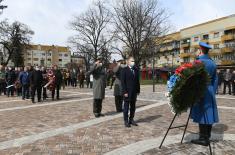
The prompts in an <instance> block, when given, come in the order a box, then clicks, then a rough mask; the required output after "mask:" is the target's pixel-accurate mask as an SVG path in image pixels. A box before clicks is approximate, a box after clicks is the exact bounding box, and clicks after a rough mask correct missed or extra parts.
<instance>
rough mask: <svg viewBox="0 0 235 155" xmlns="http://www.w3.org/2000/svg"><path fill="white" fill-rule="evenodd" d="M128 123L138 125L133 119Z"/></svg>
mask: <svg viewBox="0 0 235 155" xmlns="http://www.w3.org/2000/svg"><path fill="white" fill-rule="evenodd" d="M129 124H131V125H134V126H138V124H137V123H136V122H135V121H130V123H129Z"/></svg>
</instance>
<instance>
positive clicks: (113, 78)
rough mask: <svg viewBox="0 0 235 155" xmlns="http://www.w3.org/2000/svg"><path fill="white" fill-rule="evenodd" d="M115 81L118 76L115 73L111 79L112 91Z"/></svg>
mask: <svg viewBox="0 0 235 155" xmlns="http://www.w3.org/2000/svg"><path fill="white" fill-rule="evenodd" d="M115 79H116V75H115V73H114V72H112V78H111V84H110V89H112V88H113V84H114V81H115Z"/></svg>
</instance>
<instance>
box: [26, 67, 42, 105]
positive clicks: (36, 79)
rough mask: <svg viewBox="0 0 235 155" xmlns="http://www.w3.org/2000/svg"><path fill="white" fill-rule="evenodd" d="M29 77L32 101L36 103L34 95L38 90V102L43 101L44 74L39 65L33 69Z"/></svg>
mask: <svg viewBox="0 0 235 155" xmlns="http://www.w3.org/2000/svg"><path fill="white" fill-rule="evenodd" d="M29 79H30V87H31V97H32V103H35V100H34V97H35V92H36V91H37V97H38V102H41V93H42V82H43V76H42V72H41V71H40V68H39V67H38V66H36V67H35V70H33V71H32V73H31V74H30V77H29Z"/></svg>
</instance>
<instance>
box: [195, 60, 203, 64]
mask: <svg viewBox="0 0 235 155" xmlns="http://www.w3.org/2000/svg"><path fill="white" fill-rule="evenodd" d="M193 63H194V64H195V65H201V64H202V61H200V60H195V61H194V62H193Z"/></svg>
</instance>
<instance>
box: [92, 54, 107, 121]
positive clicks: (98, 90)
mask: <svg viewBox="0 0 235 155" xmlns="http://www.w3.org/2000/svg"><path fill="white" fill-rule="evenodd" d="M90 72H91V74H93V78H94V83H93V98H94V102H93V113H94V115H95V117H100V116H104V115H103V114H102V113H101V111H102V102H103V99H104V98H105V85H106V84H105V82H106V75H105V74H106V71H105V68H104V65H103V63H102V58H101V57H98V58H97V59H96V62H95V64H94V65H93V66H92V68H91V71H90Z"/></svg>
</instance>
